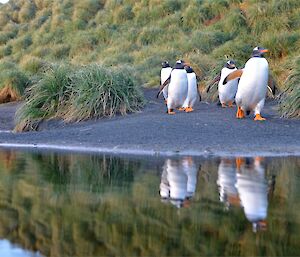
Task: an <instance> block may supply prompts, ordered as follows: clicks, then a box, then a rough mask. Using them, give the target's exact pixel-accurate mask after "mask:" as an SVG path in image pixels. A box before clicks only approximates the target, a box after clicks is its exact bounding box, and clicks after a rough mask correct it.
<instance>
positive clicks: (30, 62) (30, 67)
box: [20, 55, 46, 75]
mask: <svg viewBox="0 0 300 257" xmlns="http://www.w3.org/2000/svg"><path fill="white" fill-rule="evenodd" d="M45 66H46V62H45V61H44V60H43V59H41V58H38V57H35V56H31V55H25V56H24V57H23V58H22V59H21V61H20V67H21V68H22V69H23V70H24V71H26V72H28V73H29V74H32V75H34V74H36V73H38V72H40V71H41V70H42V69H43V68H44V67H45Z"/></svg>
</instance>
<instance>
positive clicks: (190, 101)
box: [182, 66, 201, 112]
mask: <svg viewBox="0 0 300 257" xmlns="http://www.w3.org/2000/svg"><path fill="white" fill-rule="evenodd" d="M184 68H185V70H186V72H187V78H188V93H187V97H186V99H185V101H184V104H183V106H182V107H183V108H184V110H185V111H186V112H192V111H193V110H194V109H193V106H194V105H195V103H196V101H197V100H198V99H200V101H201V95H200V93H199V91H198V85H197V75H196V73H195V72H194V70H193V69H192V67H190V66H185V67H184Z"/></svg>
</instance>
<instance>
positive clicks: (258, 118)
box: [254, 114, 266, 120]
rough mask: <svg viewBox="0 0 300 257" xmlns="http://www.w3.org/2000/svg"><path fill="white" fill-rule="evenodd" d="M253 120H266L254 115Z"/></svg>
mask: <svg viewBox="0 0 300 257" xmlns="http://www.w3.org/2000/svg"><path fill="white" fill-rule="evenodd" d="M254 120H266V119H265V118H263V117H261V115H260V114H256V115H255V118H254Z"/></svg>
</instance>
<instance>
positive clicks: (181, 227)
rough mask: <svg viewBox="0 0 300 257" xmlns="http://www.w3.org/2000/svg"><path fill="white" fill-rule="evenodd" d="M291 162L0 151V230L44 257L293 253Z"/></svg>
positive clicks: (297, 208)
mask: <svg viewBox="0 0 300 257" xmlns="http://www.w3.org/2000/svg"><path fill="white" fill-rule="evenodd" d="M299 166H300V160H299V158H296V157H295V158H259V157H257V158H215V159H203V158H190V157H182V158H179V157H178V158H167V159H163V158H158V157H157V158H155V157H148V158H145V159H143V158H121V157H113V156H106V157H105V156H95V155H79V154H77V155H76V154H59V153H24V152H15V151H2V152H0V173H1V178H0V190H1V196H0V237H1V238H5V239H8V240H10V241H11V242H13V243H17V244H19V245H21V246H22V247H23V248H24V249H28V250H33V251H39V252H40V253H41V254H43V255H46V256H66V255H68V256H116V255H124V256H135V255H139V256H161V255H164V256H183V255H184V256H199V255H203V256H208V255H219V256H220V255H221V256H224V255H231V256H232V255H234V256H240V255H252V256H255V255H260V256H261V255H266V256H270V255H281V256H296V255H299V254H300V237H299V232H300V228H299V224H300V214H299V213H300V201H299V196H300V185H299V183H300V176H299V174H300V173H299Z"/></svg>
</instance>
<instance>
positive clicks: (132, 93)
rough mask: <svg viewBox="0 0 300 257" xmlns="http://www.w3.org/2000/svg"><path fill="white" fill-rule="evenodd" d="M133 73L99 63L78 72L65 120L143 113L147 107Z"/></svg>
mask: <svg viewBox="0 0 300 257" xmlns="http://www.w3.org/2000/svg"><path fill="white" fill-rule="evenodd" d="M130 73H131V72H130V70H125V69H123V68H118V69H107V68H105V67H103V66H100V65H97V64H92V65H88V66H86V67H83V68H81V69H80V70H78V71H77V72H76V73H75V74H74V75H73V76H72V77H71V84H70V85H71V88H70V89H69V90H70V91H71V92H72V93H71V95H70V99H69V103H70V104H69V105H68V104H67V109H68V111H67V112H66V113H65V114H64V115H63V117H64V119H65V120H67V121H81V120H86V119H91V118H101V117H112V116H114V115H116V114H118V113H119V114H121V115H125V114H126V113H128V112H137V111H139V110H140V109H141V107H143V104H144V101H143V96H142V93H141V91H140V89H139V88H138V86H137V84H136V82H135V80H134V79H133V77H132V75H131V74H130Z"/></svg>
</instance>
